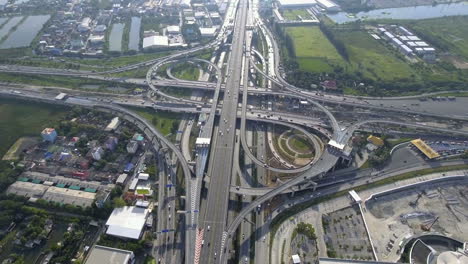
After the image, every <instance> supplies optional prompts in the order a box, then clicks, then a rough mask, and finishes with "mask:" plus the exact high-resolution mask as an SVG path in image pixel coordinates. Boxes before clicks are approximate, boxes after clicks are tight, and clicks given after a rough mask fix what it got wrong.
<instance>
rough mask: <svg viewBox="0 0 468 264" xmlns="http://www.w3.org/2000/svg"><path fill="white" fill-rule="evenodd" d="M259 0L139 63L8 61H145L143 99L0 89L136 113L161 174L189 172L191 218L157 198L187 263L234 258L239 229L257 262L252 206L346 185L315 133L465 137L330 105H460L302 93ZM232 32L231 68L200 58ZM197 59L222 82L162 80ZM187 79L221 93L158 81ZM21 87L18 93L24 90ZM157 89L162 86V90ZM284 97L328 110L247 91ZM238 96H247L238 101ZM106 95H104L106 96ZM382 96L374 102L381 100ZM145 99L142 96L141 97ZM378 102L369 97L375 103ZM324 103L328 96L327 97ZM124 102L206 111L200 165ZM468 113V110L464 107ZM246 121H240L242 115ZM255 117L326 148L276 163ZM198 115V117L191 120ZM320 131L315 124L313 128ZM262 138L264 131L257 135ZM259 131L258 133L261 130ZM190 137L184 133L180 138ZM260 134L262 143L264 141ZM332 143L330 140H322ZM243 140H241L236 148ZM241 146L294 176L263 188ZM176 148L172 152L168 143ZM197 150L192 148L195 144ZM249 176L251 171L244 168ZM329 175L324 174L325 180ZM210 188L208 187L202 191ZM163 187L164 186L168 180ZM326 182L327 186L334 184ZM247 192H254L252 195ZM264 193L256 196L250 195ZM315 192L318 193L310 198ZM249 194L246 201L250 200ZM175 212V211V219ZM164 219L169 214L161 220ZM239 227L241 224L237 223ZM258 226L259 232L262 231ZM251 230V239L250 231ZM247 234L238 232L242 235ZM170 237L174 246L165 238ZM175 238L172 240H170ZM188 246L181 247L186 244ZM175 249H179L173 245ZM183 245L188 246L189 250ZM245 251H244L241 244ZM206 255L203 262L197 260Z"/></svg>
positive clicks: (170, 257)
mask: <svg viewBox="0 0 468 264" xmlns="http://www.w3.org/2000/svg"><path fill="white" fill-rule="evenodd" d="M256 4H257V3H256V2H255V1H249V0H238V1H231V2H230V9H229V10H230V11H228V14H227V16H226V18H225V22H224V24H223V26H222V28H221V29H220V32H219V34H218V36H217V37H216V38H215V39H214V40H213V41H212V42H210V43H208V44H206V45H203V46H198V47H196V48H192V49H188V50H180V51H177V52H174V53H173V54H171V55H169V56H166V57H163V58H158V59H154V60H149V61H145V62H141V63H137V64H132V65H128V66H124V67H119V68H116V69H113V70H109V71H105V72H89V71H68V70H59V69H43V68H36V67H27V66H9V65H1V66H0V71H1V72H10V73H18V74H20V73H23V74H46V75H61V76H74V77H80V78H92V79H99V80H103V81H110V82H122V79H119V78H112V77H108V74H112V73H118V72H123V71H128V70H133V69H137V68H139V67H144V66H152V67H151V68H150V70H149V71H148V73H147V76H146V79H144V80H137V79H133V80H124V81H125V82H126V83H132V82H133V83H134V84H137V85H141V86H147V87H149V89H148V92H147V95H148V96H147V98H139V99H138V100H132V98H131V97H129V98H126V97H125V96H124V97H125V98H123V97H122V96H120V95H99V94H98V93H94V94H93V93H87V92H84V91H73V92H71V94H73V95H72V96H70V97H69V98H68V99H67V100H66V101H60V102H58V101H57V100H55V99H54V95H56V94H57V92H56V91H55V90H54V89H53V88H50V89H47V90H45V89H36V90H35V89H32V88H31V87H29V89H28V87H26V88H16V87H18V86H14V85H10V84H4V85H2V86H1V87H0V95H1V96H5V97H15V98H16V97H18V98H22V99H26V100H35V101H42V102H47V103H53V104H57V103H61V104H67V105H79V106H82V107H87V108H94V109H98V110H101V111H106V112H111V113H113V114H116V115H119V116H121V117H122V118H125V119H127V120H129V121H130V122H133V123H134V124H135V125H136V126H137V127H139V128H140V129H141V130H142V131H143V132H144V133H145V134H146V136H147V137H148V138H149V139H150V140H151V142H152V143H153V150H154V151H155V152H157V153H159V155H158V157H159V158H158V162H159V166H158V167H161V166H162V167H163V168H166V169H165V170H164V171H160V173H161V174H160V176H161V179H163V180H162V181H161V182H160V186H161V185H162V186H164V185H166V184H168V183H174V184H175V180H174V176H175V174H176V169H177V163H178V165H179V166H180V168H181V169H182V171H183V174H184V179H185V180H184V181H185V186H184V189H185V208H183V209H180V210H182V211H183V212H182V213H183V214H184V215H185V217H184V224H183V225H181V226H180V227H178V226H177V222H176V221H175V218H176V217H175V214H176V211H175V210H176V209H175V203H172V204H170V206H169V205H168V204H160V207H158V212H159V214H158V215H159V218H160V219H158V229H182V230H179V232H178V234H177V235H175V234H161V235H159V237H158V238H157V242H156V243H155V245H156V247H155V248H154V254H155V255H156V256H157V259H161V261H162V262H161V263H180V261H181V259H182V257H183V256H184V258H185V263H196V264H197V263H227V262H228V260H229V259H230V258H232V257H233V256H234V254H232V253H233V252H234V250H233V249H239V247H238V245H233V241H235V237H236V231H237V230H238V229H241V231H240V233H242V239H240V244H241V246H240V252H241V256H242V257H241V258H240V259H239V263H243V261H244V258H246V259H247V260H248V259H249V258H250V256H248V255H247V254H246V253H245V252H248V250H249V247H250V246H249V243H253V242H255V249H256V250H258V251H259V252H256V253H255V261H256V262H255V263H257V262H258V261H259V259H262V256H263V257H265V258H267V256H265V255H266V254H268V251H267V246H265V245H266V243H265V239H264V238H265V236H266V234H267V233H268V227H267V226H266V224H265V223H264V222H263V219H264V217H263V216H264V214H265V212H264V211H263V210H261V211H260V215H261V217H256V223H253V227H252V226H250V224H249V223H247V224H246V221H244V220H248V221H249V222H250V221H251V219H252V218H251V214H252V212H255V211H257V210H258V208H261V207H262V206H263V205H264V204H266V203H268V201H270V200H271V199H273V198H274V197H276V196H278V195H280V194H282V193H286V192H291V191H293V190H298V187H297V186H298V185H300V184H303V183H310V182H312V181H315V182H318V183H319V185H318V188H326V186H332V187H330V189H329V190H330V191H329V192H333V191H335V189H334V188H338V189H340V188H339V187H336V186H340V184H346V183H347V182H346V181H345V180H344V177H343V178H340V177H337V178H335V177H334V178H333V180H330V181H327V180H326V179H327V178H326V177H325V178H323V177H324V176H326V175H327V176H328V174H327V172H329V171H330V170H331V169H332V168H333V167H334V166H335V164H336V162H337V161H338V159H339V158H340V156H341V153H340V151H336V150H334V149H333V148H329V147H326V148H323V147H322V146H321V142H318V140H317V137H316V136H315V135H314V133H317V134H321V135H322V138H327V140H334V141H335V142H338V143H339V144H343V145H346V144H347V143H348V141H349V139H350V138H351V136H352V135H353V132H354V131H356V130H357V129H359V128H361V127H363V126H365V125H367V124H374V123H384V124H387V125H396V126H407V127H412V128H417V129H428V130H432V131H438V132H443V133H451V134H457V135H462V136H466V135H468V132H466V131H462V130H460V131H457V130H453V129H448V128H441V127H433V126H428V125H424V124H421V123H416V122H402V121H400V120H396V121H392V120H387V119H368V120H365V121H360V122H356V123H354V124H351V125H344V124H343V122H340V121H338V120H337V118H336V117H335V113H333V112H332V111H331V110H330V107H328V104H333V105H343V106H346V107H359V108H364V109H371V110H372V111H382V112H385V111H392V112H393V113H398V112H400V113H411V114H414V115H420V116H430V117H436V118H448V119H453V120H462V121H465V120H468V116H466V115H463V114H462V113H458V112H457V113H455V114H453V113H452V114H450V113H444V112H440V111H437V110H436V111H432V112H430V111H427V109H426V110H420V109H414V110H413V109H409V108H408V107H407V106H404V107H403V106H402V107H395V106H397V105H398V104H395V103H393V104H394V105H392V106H389V105H388V102H395V99H394V98H388V99H386V98H381V99H379V100H376V99H375V98H357V97H345V96H338V95H328V94H325V95H323V94H318V93H313V92H304V91H302V90H301V89H299V88H297V87H294V86H292V85H290V84H288V83H287V82H286V81H285V80H284V79H283V77H282V74H281V72H280V61H279V58H280V57H279V49H278V47H277V46H276V45H277V44H276V41H275V39H274V36H273V34H272V33H271V32H270V31H269V29H268V28H267V27H266V26H265V25H264V24H263V22H262V20H261V19H260V16H259V14H258V13H257V8H256ZM253 25H255V27H257V28H259V29H260V30H259V31H260V32H262V33H263V34H264V37H265V38H266V39H267V43H268V44H269V46H271V47H269V53H268V54H269V56H268V58H264V57H263V56H262V55H261V54H260V53H259V52H258V51H256V50H254V48H253V47H251V37H252V31H253V28H255V27H253ZM229 36H231V38H232V43H230V52H229V56H228V61H227V67H226V68H225V69H220V68H219V67H218V66H217V65H216V64H214V63H213V62H210V61H206V60H200V59H197V58H196V57H193V56H196V54H197V53H199V52H202V51H204V50H207V49H216V48H219V47H221V46H223V45H225V44H226V42H227V39H228V37H229ZM255 57H256V58H257V59H258V60H259V61H261V62H263V64H265V63H266V64H267V65H264V66H268V67H263V69H266V71H263V70H261V69H260V68H259V67H257V66H256V62H255V61H254V58H255ZM187 61H192V62H194V63H200V64H206V65H209V66H210V68H211V70H212V71H211V74H212V77H214V78H212V79H216V83H212V82H204V81H184V80H179V79H176V78H174V77H173V76H172V74H171V73H170V70H168V72H167V73H168V75H169V77H172V78H173V79H164V78H161V77H158V76H157V75H158V69H159V68H160V67H161V66H162V65H165V64H174V63H181V62H187ZM251 69H254V70H255V71H256V72H257V73H259V74H260V75H261V76H263V77H264V78H265V79H266V80H268V81H269V83H271V84H272V85H274V86H276V87H279V88H280V89H279V90H274V91H272V90H271V89H270V87H268V86H269V85H267V87H253V86H251V85H249V78H250V74H249V72H250V70H251ZM163 86H164V87H172V86H173V87H184V88H187V89H193V90H195V91H199V90H201V91H209V92H211V93H212V94H213V97H212V99H213V100H212V101H211V103H208V102H203V103H202V102H201V101H199V100H194V99H191V98H180V97H176V96H173V95H170V94H167V93H165V92H163V91H162V90H161V89H159V87H163ZM18 91H19V92H18ZM151 94H154V95H157V97H155V96H152V95H151ZM264 95H268V96H283V97H288V98H296V99H301V100H306V101H307V102H308V103H309V104H310V106H312V107H313V108H314V109H315V110H316V111H320V112H322V113H323V114H322V116H321V117H320V118H314V117H308V116H298V115H295V114H291V113H287V112H282V111H278V112H275V111H265V110H262V109H248V107H247V105H248V98H249V97H250V96H254V97H255V96H264ZM239 97H242V99H241V100H240V98H239ZM103 98H106V99H103ZM399 99H400V100H414V98H410V97H405V98H399ZM373 101H375V102H373ZM141 102H142V103H141ZM369 102H370V103H369ZM323 104H327V106H324V105H323ZM124 106H134V107H147V108H148V107H149V108H153V109H156V110H164V111H173V112H181V113H187V114H190V115H196V114H200V113H206V114H208V120H207V122H206V124H205V125H204V127H202V132H201V133H200V135H199V137H200V138H206V139H209V140H210V144H209V145H208V146H198V147H197V151H196V152H197V154H198V156H197V158H196V159H195V161H194V164H189V160H187V159H186V156H187V155H184V154H183V153H182V150H181V147H180V146H179V145H178V144H174V143H173V142H171V141H170V140H168V139H167V138H166V137H165V136H164V135H162V134H161V133H159V132H158V131H157V130H156V129H154V127H153V126H152V125H151V124H150V123H149V122H148V121H147V120H145V119H144V118H141V117H139V116H138V115H137V114H135V113H134V112H132V111H130V110H128V109H127V108H125V107H124ZM465 114H466V113H465ZM238 121H240V122H238ZM248 121H255V122H257V123H262V124H271V123H273V124H276V125H282V126H286V127H289V128H291V129H296V130H298V131H301V132H303V133H304V134H305V135H306V136H307V137H308V138H310V139H311V142H314V148H315V149H316V150H318V149H320V150H321V151H320V152H318V153H317V155H316V157H315V158H314V159H313V160H312V161H311V162H310V163H309V164H307V165H305V166H302V167H292V166H291V167H287V166H286V167H283V168H280V167H274V166H270V165H269V164H268V163H267V162H266V161H265V160H264V159H263V158H262V157H263V156H264V155H266V153H265V154H264V155H261V156H262V157H260V155H259V153H264V152H265V146H262V147H260V145H259V144H257V148H258V149H257V151H255V152H256V153H257V155H255V154H254V153H253V152H252V151H251V148H250V147H249V145H250V146H252V142H253V141H256V140H261V141H263V142H265V138H264V137H265V135H266V133H265V131H260V130H259V131H257V133H256V134H255V136H256V137H255V139H252V137H253V134H251V130H252V129H253V128H254V127H256V126H253V125H249V124H250V123H249V122H248ZM190 122H192V121H190ZM186 126H187V122H185V121H184V122H182V123H181V125H180V126H179V130H183V129H184V128H185V127H186ZM311 130H313V131H314V133H311V132H310V131H311ZM257 137H258V138H257ZM259 138H260V139H259ZM181 141H183V140H182V136H181V135H180V136H179V137H178V138H177V142H178V143H180V142H181ZM257 143H258V142H257ZM324 143H325V144H326V143H327V142H324ZM236 148H237V149H236ZM240 148H242V151H243V153H244V154H246V156H245V160H244V163H245V164H250V165H251V166H256V167H257V178H258V177H259V175H263V174H265V172H266V171H267V170H269V171H271V172H275V173H288V174H292V175H295V176H293V177H292V178H291V179H289V180H287V181H285V182H282V183H280V184H278V185H277V186H276V187H256V186H252V185H253V184H252V182H251V179H250V180H249V176H250V177H251V174H252V170H251V169H244V168H240V166H239V152H240ZM166 149H168V150H170V151H164V150H166ZM189 151H190V150H189ZM246 175H247V176H246ZM238 176H240V178H242V177H246V178H247V180H246V179H245V178H244V181H245V182H242V184H241V185H242V186H241V187H238V186H236V185H237V184H235V183H236V177H238ZM322 178H323V179H322ZM202 188H204V189H205V191H204V192H206V193H205V194H204V195H202ZM163 189H164V188H163ZM163 189H161V187H160V190H161V191H160V193H159V195H160V198H159V200H160V202H161V200H162V201H166V200H167V198H168V196H171V197H172V196H175V191H174V189H175V188H172V189H170V190H165V191H164V190H163ZM327 190H328V189H327ZM234 193H237V194H239V195H243V197H244V198H242V199H243V201H244V206H243V207H242V209H241V210H240V211H239V212H237V213H235V214H233V213H232V212H230V211H231V208H230V203H231V202H230V200H232V197H235V194H234ZM246 195H247V197H246ZM253 196H255V197H256V198H255V199H253V198H252V197H253ZM311 198H312V197H311ZM246 203H248V204H246ZM171 216H172V218H171ZM161 218H162V219H164V220H161ZM239 226H241V228H239ZM256 229H258V230H259V231H256V232H255V234H254V236H253V238H255V239H256V240H255V241H250V235H251V232H253V231H252V230H256ZM257 232H258V233H257ZM198 234H203V235H202V239H197V236H198ZM246 236H247V238H245V237H246ZM239 237H240V236H239ZM177 241H179V242H180V243H184V244H185V245H184V250H178V249H177V248H176V246H175V245H176V244H177V243H178V242H177ZM166 244H167V245H166ZM168 245H170V247H171V248H172V249H168ZM197 246H198V247H199V249H200V247H201V251H200V252H199V254H200V255H199V256H196V251H197V250H196V248H197ZM180 249H181V248H180ZM172 251H173V252H172ZM182 251H183V252H182ZM242 252H243V253H242ZM197 261H198V262H197Z"/></svg>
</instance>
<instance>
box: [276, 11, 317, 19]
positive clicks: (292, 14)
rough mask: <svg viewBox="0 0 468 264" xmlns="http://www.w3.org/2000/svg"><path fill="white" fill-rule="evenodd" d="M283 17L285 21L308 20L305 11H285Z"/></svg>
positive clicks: (308, 17)
mask: <svg viewBox="0 0 468 264" xmlns="http://www.w3.org/2000/svg"><path fill="white" fill-rule="evenodd" d="M283 17H284V18H285V19H287V20H301V19H310V18H311V17H310V15H309V13H308V12H307V10H305V9H285V10H283Z"/></svg>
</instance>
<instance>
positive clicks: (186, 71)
mask: <svg viewBox="0 0 468 264" xmlns="http://www.w3.org/2000/svg"><path fill="white" fill-rule="evenodd" d="M199 73H200V71H199V70H198V68H197V67H196V66H195V65H193V64H191V63H184V64H180V65H177V66H175V67H174V68H172V74H173V75H174V76H175V77H176V78H179V79H182V80H188V81H197V80H198V76H199Z"/></svg>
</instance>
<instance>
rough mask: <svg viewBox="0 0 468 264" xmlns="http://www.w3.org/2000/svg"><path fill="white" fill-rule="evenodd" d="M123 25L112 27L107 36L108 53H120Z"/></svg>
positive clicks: (118, 24)
mask: <svg viewBox="0 0 468 264" xmlns="http://www.w3.org/2000/svg"><path fill="white" fill-rule="evenodd" d="M124 26H125V24H123V23H117V24H114V25H112V31H111V33H110V36H109V51H119V52H120V51H122V35H123V30H124Z"/></svg>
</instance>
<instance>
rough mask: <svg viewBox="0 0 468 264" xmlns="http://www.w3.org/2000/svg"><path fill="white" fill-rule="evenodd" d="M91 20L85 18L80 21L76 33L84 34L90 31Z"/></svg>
mask: <svg viewBox="0 0 468 264" xmlns="http://www.w3.org/2000/svg"><path fill="white" fill-rule="evenodd" d="M91 21H92V20H91V18H89V17H85V18H83V20H81V23H80V24H79V25H78V31H79V32H86V31H88V30H89V29H90V26H91Z"/></svg>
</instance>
